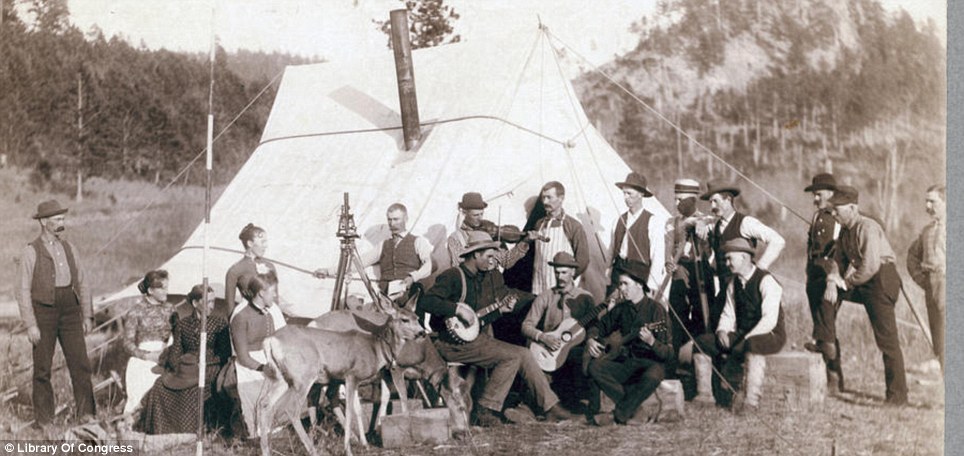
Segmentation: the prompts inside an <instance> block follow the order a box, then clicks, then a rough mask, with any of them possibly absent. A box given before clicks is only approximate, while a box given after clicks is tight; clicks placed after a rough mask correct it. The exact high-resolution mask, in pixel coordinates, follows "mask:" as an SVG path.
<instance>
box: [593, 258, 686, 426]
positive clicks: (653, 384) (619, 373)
mask: <svg viewBox="0 0 964 456" xmlns="http://www.w3.org/2000/svg"><path fill="white" fill-rule="evenodd" d="M648 278H649V270H648V269H647V268H646V267H644V266H642V265H640V264H638V263H637V264H633V263H630V264H625V265H623V267H622V268H621V269H620V271H619V272H618V280H619V288H618V290H619V292H620V293H621V295H622V297H623V301H622V302H619V303H618V304H616V306H615V307H613V309H612V310H611V311H610V312H609V313H607V314H606V315H604V316H602V317H601V318H600V319H599V321H598V322H597V323H596V325H595V326H593V327H592V328H590V329H589V339H588V340H587V342H586V351H587V352H588V353H589V356H591V357H592V358H594V359H593V360H592V361H591V362H590V363H589V378H590V379H591V385H592V388H593V389H592V391H591V392H590V402H589V413H588V415H587V419H588V420H589V423H590V424H594V425H597V426H602V425H607V424H609V423H612V422H613V421H615V422H616V423H618V424H626V423H627V422H628V421H629V420H630V419H632V417H633V416H634V415H635V414H636V410H637V409H638V408H639V406H640V405H641V404H642V403H643V401H645V400H646V398H648V397H649V396H650V395H652V394H653V392H655V391H656V388H657V387H658V386H659V383H660V382H661V381H663V378H664V377H665V376H666V372H667V371H668V370H669V369H668V368H669V366H667V365H668V364H672V362H673V360H674V359H675V358H676V352H675V350H673V343H672V337H671V334H670V333H671V331H670V328H669V326H668V325H667V324H666V323H667V319H666V311H665V310H664V308H663V306H662V304H660V303H658V302H657V301H655V300H653V299H652V298H650V297H649V296H648V295H647V294H648V292H649V287H648V286H647V285H646V282H647V279H648ZM616 331H619V332H620V333H621V342H622V344H618V345H620V347H619V348H614V349H613V350H611V351H610V353H605V347H604V345H603V344H602V343H601V342H599V341H598V340H597V338H598V337H600V336H602V337H606V336H609V335H610V334H612V333H614V332H616ZM600 390H601V391H603V392H605V393H606V395H607V396H609V397H610V398H611V399H612V400H613V402H615V403H616V408H615V409H614V410H613V414H612V416H611V417H610V416H609V415H605V414H599V408H600V403H599V402H600V401H599V399H600V398H599V391H600Z"/></svg>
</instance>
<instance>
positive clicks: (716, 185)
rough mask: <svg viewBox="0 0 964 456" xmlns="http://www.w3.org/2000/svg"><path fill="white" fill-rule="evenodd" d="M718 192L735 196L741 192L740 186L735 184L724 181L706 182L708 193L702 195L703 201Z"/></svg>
mask: <svg viewBox="0 0 964 456" xmlns="http://www.w3.org/2000/svg"><path fill="white" fill-rule="evenodd" d="M717 193H729V194H731V195H733V196H738V195H739V194H740V187H737V186H736V185H734V184H724V183H722V182H710V183H708V184H706V193H704V194H702V195H701V196H700V199H701V200H703V201H708V200H709V199H710V197H712V196H713V195H715V194H717Z"/></svg>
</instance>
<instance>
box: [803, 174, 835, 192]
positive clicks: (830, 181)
mask: <svg viewBox="0 0 964 456" xmlns="http://www.w3.org/2000/svg"><path fill="white" fill-rule="evenodd" d="M836 188H837V180H836V179H834V178H833V174H830V173H820V174H817V175H816V176H813V180H812V181H811V182H810V185H808V186H807V187H806V188H804V189H803V191H805V192H815V191H817V190H834V189H836Z"/></svg>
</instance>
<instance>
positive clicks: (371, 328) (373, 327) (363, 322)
mask: <svg viewBox="0 0 964 456" xmlns="http://www.w3.org/2000/svg"><path fill="white" fill-rule="evenodd" d="M351 317H352V318H353V319H354V320H355V324H356V325H358V327H359V328H360V329H361V330H362V331H366V332H369V333H372V334H381V332H382V331H384V330H385V327H386V326H387V325H388V319H386V320H385V321H384V322H383V323H382V324H378V323H376V322H374V321H371V320H368V319H366V318H364V317H361V316H359V315H356V314H355V313H352V314H351Z"/></svg>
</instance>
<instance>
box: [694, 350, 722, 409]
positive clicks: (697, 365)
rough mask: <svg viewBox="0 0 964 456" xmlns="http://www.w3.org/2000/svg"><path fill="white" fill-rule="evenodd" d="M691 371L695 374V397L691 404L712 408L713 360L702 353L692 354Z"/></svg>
mask: <svg viewBox="0 0 964 456" xmlns="http://www.w3.org/2000/svg"><path fill="white" fill-rule="evenodd" d="M693 370H694V371H695V372H696V397H694V398H693V401H692V404H693V405H696V406H713V405H715V404H716V401H715V400H714V399H713V359H712V358H710V357H709V355H704V354H702V353H695V354H693Z"/></svg>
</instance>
